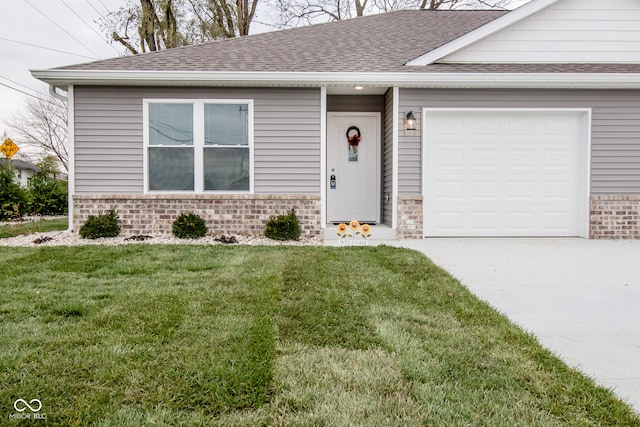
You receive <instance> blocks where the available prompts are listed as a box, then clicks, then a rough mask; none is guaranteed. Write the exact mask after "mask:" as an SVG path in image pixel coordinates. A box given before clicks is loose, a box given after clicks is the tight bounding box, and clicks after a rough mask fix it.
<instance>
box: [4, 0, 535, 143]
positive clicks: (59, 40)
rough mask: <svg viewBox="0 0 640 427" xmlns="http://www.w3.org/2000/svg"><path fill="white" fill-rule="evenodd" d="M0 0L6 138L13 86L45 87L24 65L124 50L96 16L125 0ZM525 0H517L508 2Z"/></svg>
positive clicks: (18, 106)
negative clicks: (109, 36) (104, 30)
mask: <svg viewBox="0 0 640 427" xmlns="http://www.w3.org/2000/svg"><path fill="white" fill-rule="evenodd" d="M0 1H1V2H2V16H3V18H4V19H3V20H2V27H0V64H1V66H0V138H1V137H2V136H3V135H4V133H5V132H7V134H8V136H9V137H11V132H10V131H9V129H8V128H7V122H10V121H11V118H12V116H14V115H15V114H17V113H19V112H20V111H21V110H22V109H23V108H24V99H25V98H26V97H27V95H25V94H23V93H20V92H18V91H17V90H20V91H24V92H27V93H28V94H30V95H34V96H37V91H41V92H45V93H47V91H48V86H47V85H46V84H45V83H42V82H40V81H39V80H36V79H34V78H33V77H32V76H31V74H30V73H29V70H33V69H47V68H53V67H57V66H62V65H69V64H77V63H81V62H88V61H92V60H96V59H103V58H111V57H114V56H119V55H120V54H122V53H123V52H124V51H123V49H122V48H120V47H119V45H117V44H116V43H113V44H112V43H109V42H108V41H107V40H106V38H105V35H104V32H103V31H102V29H101V28H100V25H99V21H100V18H101V17H103V16H106V15H107V13H108V10H107V8H109V9H110V10H109V11H115V10H117V9H118V8H119V7H120V6H121V5H124V4H125V3H126V0H0ZM527 1H529V0H516V1H514V2H513V6H514V7H515V6H517V5H520V4H524V3H526V2H527ZM259 31H265V28H264V27H262V28H261V27H260V26H256V27H255V28H254V27H253V26H252V32H254V33H255V32H259ZM36 46H40V47H36ZM44 48H46V49H44ZM6 86H11V87H12V88H14V89H9V88H8V87H6ZM15 89H17V90H15ZM34 91H35V92H34ZM0 143H1V141H0Z"/></svg>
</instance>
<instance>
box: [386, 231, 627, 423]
mask: <svg viewBox="0 0 640 427" xmlns="http://www.w3.org/2000/svg"><path fill="white" fill-rule="evenodd" d="M394 244H397V245H398V246H403V247H408V248H412V249H417V250H419V251H421V252H423V253H425V254H426V255H427V256H428V257H429V258H431V259H432V260H433V261H434V262H435V263H436V264H438V265H440V266H441V267H443V268H444V269H446V270H447V271H449V272H450V273H451V274H452V275H454V276H455V277H456V278H458V279H459V280H460V281H461V282H462V283H463V284H464V285H466V286H467V287H468V288H469V289H470V290H471V291H472V292H473V293H475V294H476V295H477V296H478V297H480V298H481V299H483V300H485V301H487V302H488V303H489V304H491V305H492V306H493V307H495V308H497V309H498V310H499V311H501V312H502V313H504V314H505V315H507V316H508V317H509V318H510V319H511V320H512V321H514V322H515V323H517V324H518V325H520V326H521V327H522V328H523V329H525V330H527V331H529V332H532V333H533V334H534V335H535V336H536V337H537V338H538V339H539V341H540V342H541V343H542V345H544V346H545V347H547V348H548V349H550V350H551V351H553V352H554V353H555V354H557V355H558V356H560V357H561V358H562V359H563V360H564V361H565V362H566V363H568V364H569V365H570V366H573V367H575V368H577V369H579V370H580V371H582V372H584V373H585V374H587V375H588V376H590V377H592V378H594V379H595V380H596V382H597V383H598V384H600V385H603V386H605V387H608V388H612V389H613V390H614V391H615V392H616V394H617V395H618V396H619V397H620V398H622V399H623V400H625V401H627V402H629V403H630V404H631V405H632V406H633V407H634V408H635V410H636V411H638V412H640V241H639V240H636V241H623V240H585V239H501V238H500V239H498V238H496V239H425V240H419V241H400V242H395V243H394Z"/></svg>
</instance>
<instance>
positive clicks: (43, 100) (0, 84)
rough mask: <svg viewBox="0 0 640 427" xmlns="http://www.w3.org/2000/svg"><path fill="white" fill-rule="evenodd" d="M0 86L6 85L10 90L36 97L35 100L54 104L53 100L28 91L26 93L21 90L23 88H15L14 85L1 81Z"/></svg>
mask: <svg viewBox="0 0 640 427" xmlns="http://www.w3.org/2000/svg"><path fill="white" fill-rule="evenodd" d="M0 86H4V87H7V88H9V89H11V90H15V91H16V92H20V93H23V94H25V95H27V96H30V97H32V98H35V99H37V100H40V101H42V102H48V103H49V104H54V102H53V101H50V100H48V99H43V98H40V97H39V96H35V95H31V94H30V93H28V92H25V91H23V90H20V89H17V88H15V87H13V86H9V85H7V84H4V83H2V82H0Z"/></svg>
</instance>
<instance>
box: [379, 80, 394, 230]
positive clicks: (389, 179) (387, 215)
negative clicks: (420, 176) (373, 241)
mask: <svg viewBox="0 0 640 427" xmlns="http://www.w3.org/2000/svg"><path fill="white" fill-rule="evenodd" d="M384 101H385V102H384V133H383V137H382V138H383V147H384V148H383V152H382V172H383V181H382V192H383V194H384V193H386V194H388V195H389V202H388V203H383V205H382V222H383V223H384V224H385V225H388V226H389V227H391V226H392V219H393V200H394V197H395V194H393V119H394V117H393V90H392V89H389V90H388V91H387V94H386V96H385V99H384ZM382 200H383V202H384V198H383V199H382Z"/></svg>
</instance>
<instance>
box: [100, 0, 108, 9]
mask: <svg viewBox="0 0 640 427" xmlns="http://www.w3.org/2000/svg"><path fill="white" fill-rule="evenodd" d="M98 2H99V3H100V4H101V5H102V6H103V7H104V9H105V10H106V11H107V12H110V10H109V8H108V7H107V6H105V4H104V3H102V0H98Z"/></svg>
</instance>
